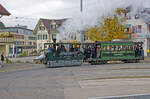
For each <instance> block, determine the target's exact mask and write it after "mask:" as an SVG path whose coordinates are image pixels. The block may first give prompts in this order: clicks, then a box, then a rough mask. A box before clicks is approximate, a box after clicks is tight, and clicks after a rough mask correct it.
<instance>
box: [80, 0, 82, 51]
mask: <svg viewBox="0 0 150 99" xmlns="http://www.w3.org/2000/svg"><path fill="white" fill-rule="evenodd" d="M80 12H81V15H82V12H83V0H80ZM82 24H83V20H82V19H81V25H82ZM80 43H81V46H80V51H82V52H83V48H82V44H83V31H82V30H81V37H80Z"/></svg>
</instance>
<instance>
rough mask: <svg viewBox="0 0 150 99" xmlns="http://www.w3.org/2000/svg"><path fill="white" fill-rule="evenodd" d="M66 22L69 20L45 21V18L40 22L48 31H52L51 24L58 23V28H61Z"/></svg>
mask: <svg viewBox="0 0 150 99" xmlns="http://www.w3.org/2000/svg"><path fill="white" fill-rule="evenodd" d="M66 20H67V19H43V18H41V19H40V20H39V21H42V22H43V24H44V25H45V27H46V28H47V29H48V30H50V29H51V27H50V24H51V23H52V22H56V24H57V25H58V27H59V26H61V25H62V23H63V22H64V21H66Z"/></svg>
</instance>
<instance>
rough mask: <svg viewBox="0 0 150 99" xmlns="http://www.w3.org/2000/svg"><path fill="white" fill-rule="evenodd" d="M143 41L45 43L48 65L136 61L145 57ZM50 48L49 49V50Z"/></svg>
mask: <svg viewBox="0 0 150 99" xmlns="http://www.w3.org/2000/svg"><path fill="white" fill-rule="evenodd" d="M142 45H143V43H142V42H130V41H128V42H127V41H125V42H123V41H112V42H96V43H83V44H82V49H83V51H81V50H80V49H81V48H80V47H81V44H79V43H45V44H44V48H45V61H44V64H45V66H46V67H57V66H74V65H82V64H83V62H88V63H90V64H91V65H93V64H106V63H107V62H108V61H123V62H124V63H136V62H139V61H140V60H143V59H144V52H143V48H142ZM48 49H49V51H48Z"/></svg>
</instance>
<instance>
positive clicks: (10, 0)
mask: <svg viewBox="0 0 150 99" xmlns="http://www.w3.org/2000/svg"><path fill="white" fill-rule="evenodd" d="M84 1H88V0H84ZM0 2H1V4H2V5H3V6H4V7H5V8H7V9H8V11H9V12H10V13H11V14H12V15H13V16H18V17H32V18H41V17H44V18H63V17H70V16H71V15H73V14H75V13H79V11H80V0H0ZM85 3H86V2H85Z"/></svg>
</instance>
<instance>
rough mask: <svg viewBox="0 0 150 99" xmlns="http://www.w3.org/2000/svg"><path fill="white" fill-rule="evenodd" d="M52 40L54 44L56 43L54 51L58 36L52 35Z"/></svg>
mask: <svg viewBox="0 0 150 99" xmlns="http://www.w3.org/2000/svg"><path fill="white" fill-rule="evenodd" d="M52 40H53V43H54V46H53V47H54V49H55V50H56V40H57V39H56V34H52Z"/></svg>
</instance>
